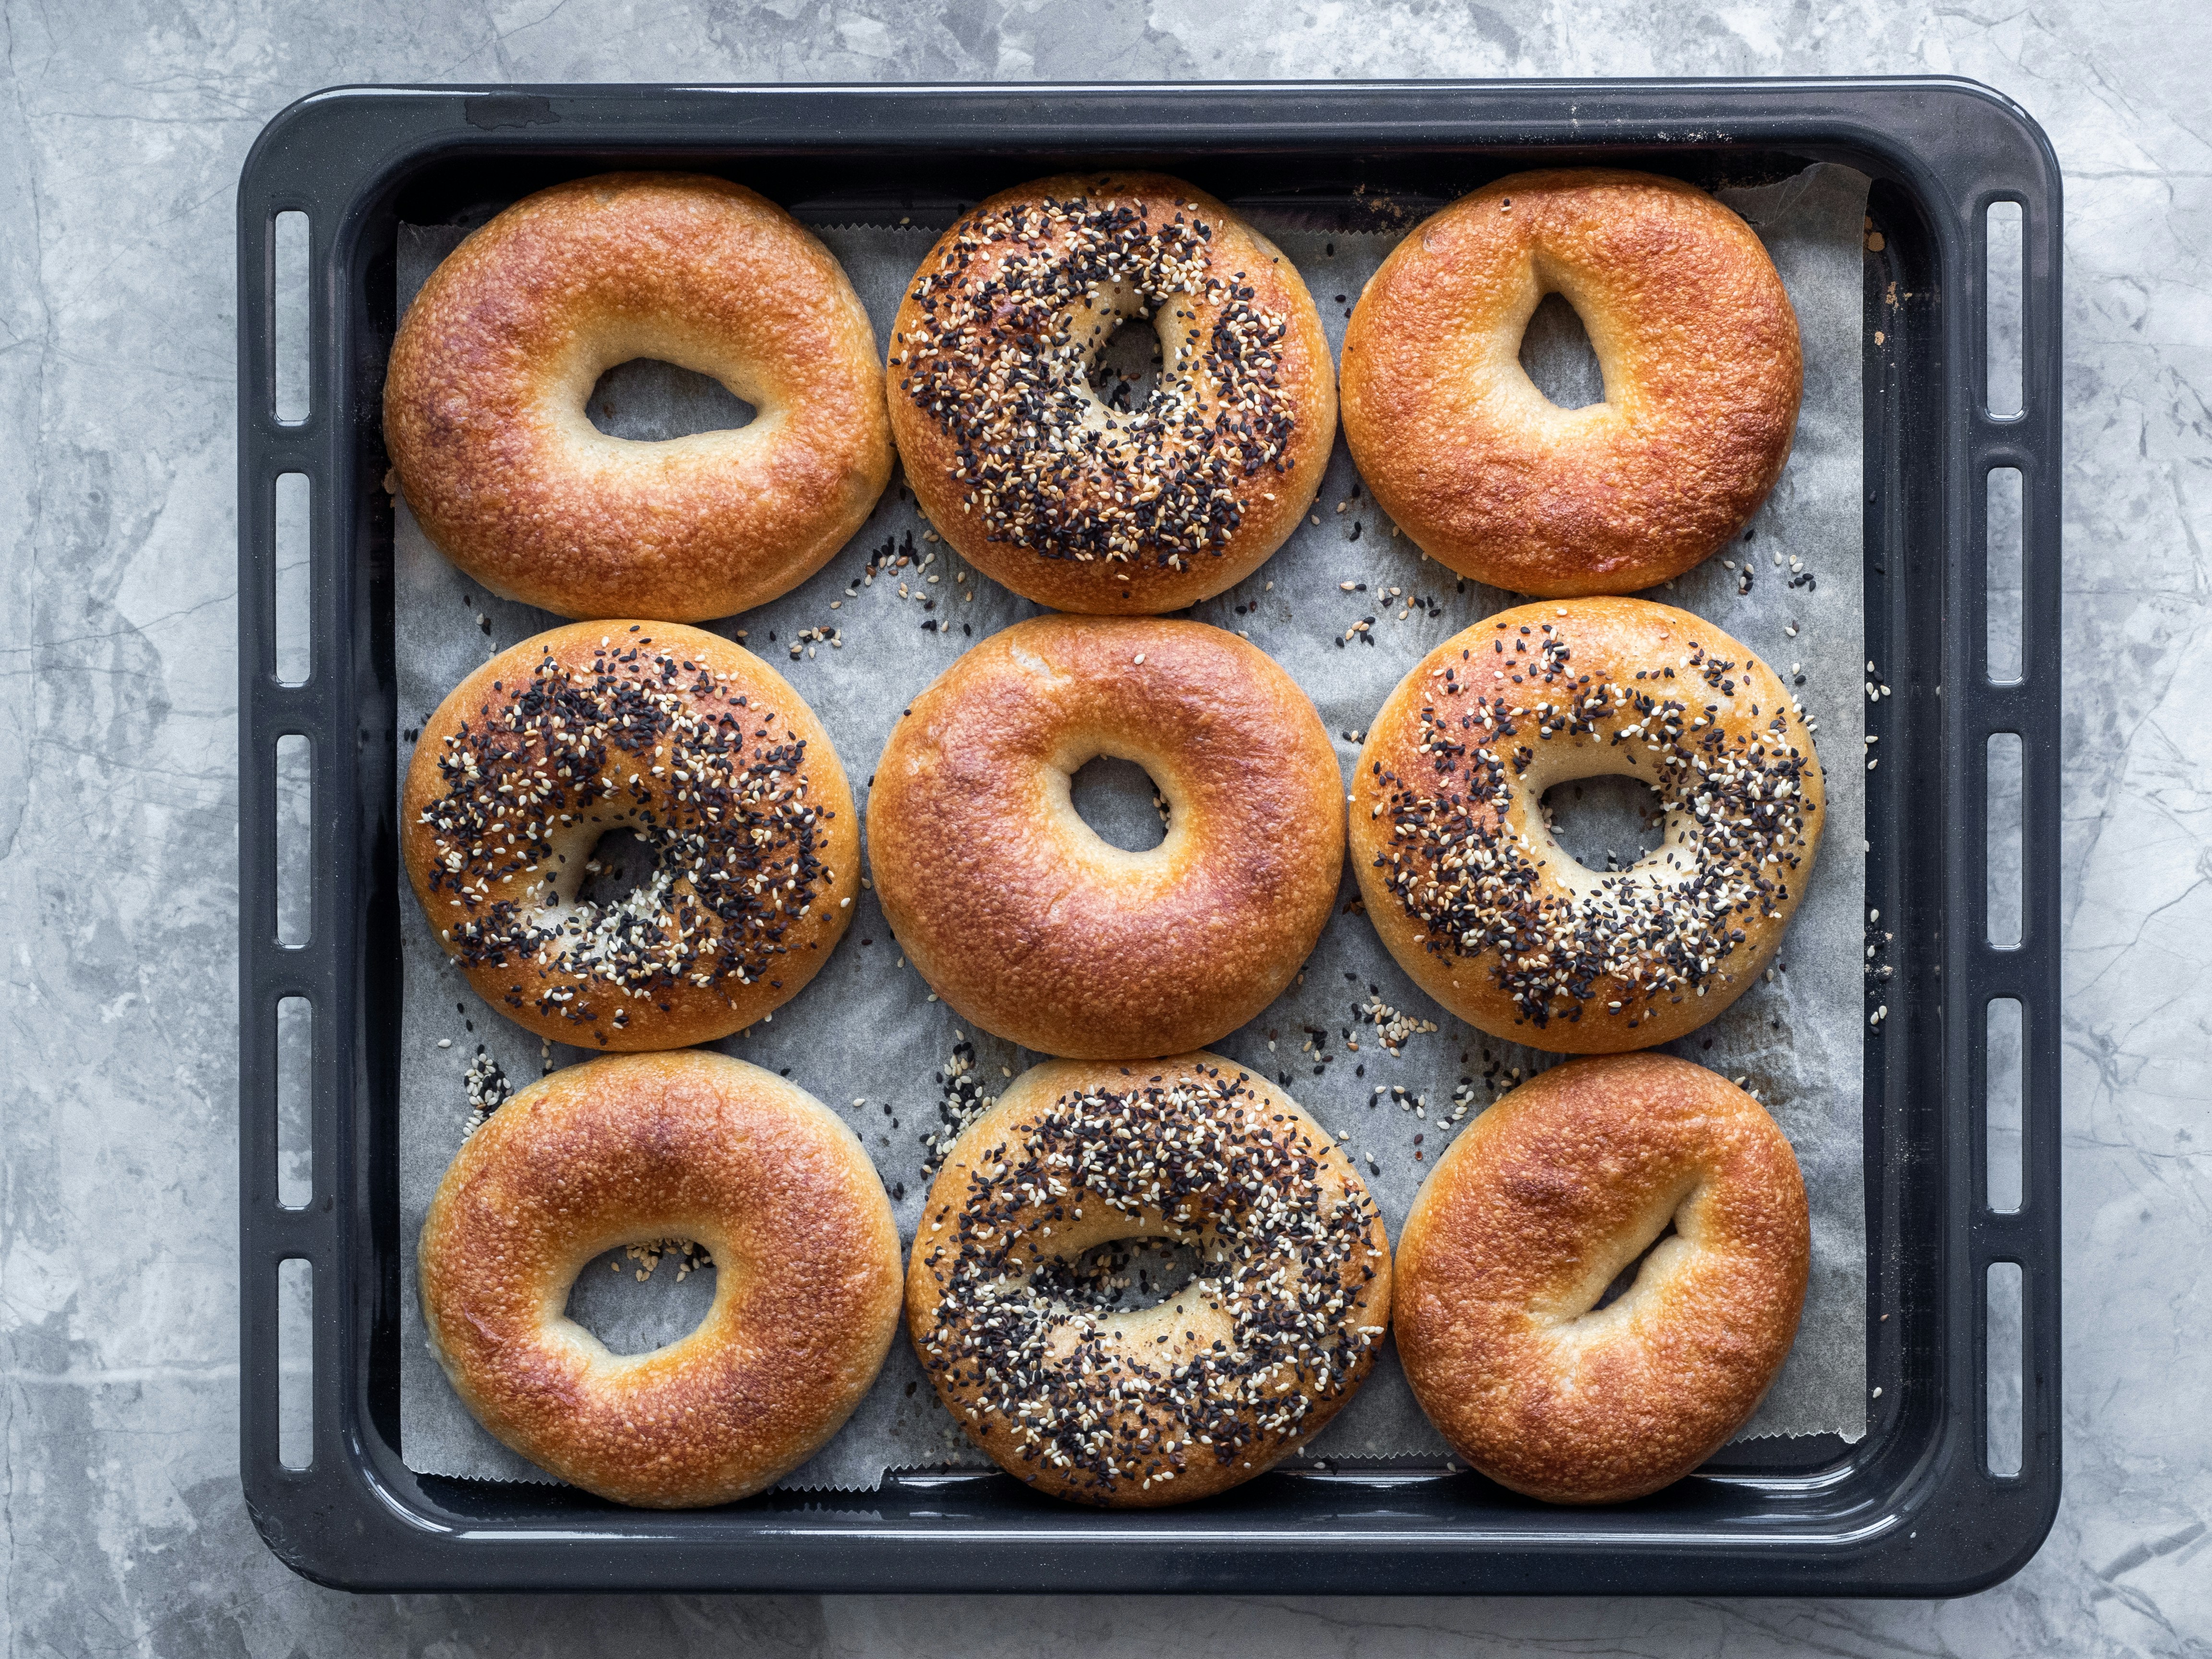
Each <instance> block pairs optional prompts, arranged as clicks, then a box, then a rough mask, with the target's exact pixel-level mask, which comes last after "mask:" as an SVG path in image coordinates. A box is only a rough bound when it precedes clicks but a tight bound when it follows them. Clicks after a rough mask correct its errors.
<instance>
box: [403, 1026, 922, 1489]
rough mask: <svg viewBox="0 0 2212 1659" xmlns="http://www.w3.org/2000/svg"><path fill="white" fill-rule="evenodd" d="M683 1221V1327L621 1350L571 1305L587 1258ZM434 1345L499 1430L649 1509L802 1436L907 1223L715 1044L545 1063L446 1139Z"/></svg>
mask: <svg viewBox="0 0 2212 1659" xmlns="http://www.w3.org/2000/svg"><path fill="white" fill-rule="evenodd" d="M666 1237H679V1238H690V1239H696V1240H697V1241H699V1242H700V1243H703V1244H704V1245H706V1247H707V1249H708V1252H709V1253H710V1254H711V1255H712V1256H713V1257H714V1261H715V1262H716V1263H717V1264H718V1268H719V1271H718V1274H717V1278H716V1280H715V1285H714V1305H713V1307H712V1308H711V1309H710V1310H708V1314H707V1316H706V1318H705V1319H704V1320H703V1321H702V1322H701V1323H700V1325H699V1327H698V1328H697V1329H696V1330H695V1331H693V1332H692V1333H691V1334H690V1335H688V1336H686V1337H684V1338H682V1339H680V1340H678V1341H675V1342H672V1343H671V1344H669V1345H668V1346H666V1347H664V1348H659V1349H656V1350H655V1351H653V1352H651V1353H646V1354H638V1355H634V1356H618V1355H615V1354H611V1353H609V1352H607V1350H606V1349H605V1346H603V1345H602V1344H601V1343H600V1342H599V1340H598V1339H597V1338H596V1337H594V1336H592V1334H591V1333H590V1332H588V1331H586V1330H585V1329H584V1328H582V1327H581V1326H579V1325H577V1324H575V1323H574V1322H572V1321H570V1320H569V1319H568V1317H567V1316H565V1315H564V1314H563V1313H562V1307H563V1305H564V1304H565V1303H566V1301H567V1298H568V1287H569V1286H570V1285H573V1284H574V1282H575V1278H576V1274H577V1272H578V1270H579V1269H580V1268H581V1267H583V1266H584V1265H585V1264H586V1262H588V1261H591V1260H592V1258H593V1257H594V1256H596V1255H599V1254H600V1253H601V1252H603V1251H605V1250H609V1249H615V1248H617V1247H618V1246H621V1245H623V1244H626V1243H645V1242H650V1241H652V1240H655V1239H659V1238H666ZM418 1261H419V1265H420V1270H421V1276H422V1312H423V1319H424V1322H425V1323H426V1324H427V1325H428V1328H429V1334H430V1338H431V1346H432V1349H433V1351H434V1352H435V1353H436V1354H437V1356H438V1359H439V1362H440V1363H441V1364H442V1365H443V1366H444V1367H445V1370H446V1375H447V1376H448V1377H449V1378H451V1379H452V1382H453V1388H454V1390H455V1392H457V1393H458V1394H459V1395H460V1396H461V1399H462V1401H464V1402H465V1404H466V1405H467V1407H468V1408H469V1409H470V1410H471V1412H473V1413H475V1414H476V1417H477V1420H478V1421H479V1422H481V1423H482V1424H483V1425H484V1427H485V1428H487V1429H489V1430H490V1431H491V1432H492V1433H493V1434H495V1435H496V1436H497V1437H499V1438H500V1439H501V1441H503V1442H505V1443H507V1445H509V1446H511V1447H513V1449H515V1450H517V1451H519V1452H520V1453H521V1454H522V1455H524V1456H526V1457H527V1458H529V1459H530V1460H531V1461H532V1462H535V1463H538V1464H539V1465H541V1466H542V1467H544V1468H546V1469H548V1470H550V1472H551V1473H553V1474H557V1475H559V1476H560V1477H561V1478H562V1480H567V1481H570V1482H572V1483H574V1485H576V1486H582V1487H584V1488H585V1489H586V1491H589V1492H597V1493H598V1494H599V1496H601V1497H602V1498H612V1499H613V1500H614V1501H616V1502H617V1503H621V1504H640V1505H643V1506H646V1507H648V1508H654V1509H684V1508H695V1507H697V1506H700V1505H703V1504H725V1503H728V1502H731V1501H732V1500H733V1499H736V1498H743V1497H745V1496H746V1495H748V1494H749V1493H751V1492H758V1491H760V1490H761V1489H762V1488H763V1487H764V1486H770V1485H773V1484H774V1483H775V1481H776V1480H780V1479H781V1478H782V1477H783V1476H784V1475H785V1474H788V1473H790V1471H791V1470H793V1469H794V1468H797V1467H798V1466H799V1464H801V1463H803V1462H805V1461H806V1459H807V1458H809V1457H811V1456H812V1455H813V1454H814V1453H815V1452H816V1451H817V1450H818V1449H820V1448H821V1446H822V1445H823V1443H825V1442H826V1441H828V1439H829V1437H830V1436H831V1435H833V1434H835V1433H836V1431H837V1429H838V1427H839V1426H840V1425H842V1423H843V1422H844V1420H845V1419H846V1418H847V1417H848V1416H849V1415H850V1414H851V1413H852V1410H853V1407H854V1406H855V1405H857V1404H859V1402H860V1396H861V1395H864V1394H866V1392H867V1390H868V1386H869V1384H870V1383H872V1382H874V1380H875V1377H876V1373H877V1372H878V1370H880V1369H881V1368H882V1366H883V1363H884V1355H885V1354H886V1353H888V1352H890V1342H891V1338H892V1336H893V1334H895V1333H896V1331H897V1328H898V1309H899V1279H900V1269H899V1244H898V1230H897V1227H896V1225H895V1224H894V1222H893V1221H892V1218H891V1207H890V1200H889V1199H888V1198H886V1197H885V1196H884V1188H883V1182H882V1181H881V1180H880V1179H879V1178H878V1176H877V1174H876V1171H875V1167H874V1165H873V1164H871V1163H870V1162H869V1161H868V1155H867V1153H866V1151H865V1150H863V1149H862V1147H861V1146H860V1142H859V1141H858V1140H857V1139H854V1135H853V1133H852V1131H851V1130H849V1129H848V1128H847V1127H845V1126H844V1125H843V1124H842V1123H841V1122H840V1121H838V1120H837V1119H836V1116H835V1115H832V1114H831V1113H830V1111H829V1109H828V1108H826V1107H824V1106H823V1104H822V1103H820V1102H818V1101H817V1100H816V1099H814V1098H813V1097H812V1096H811V1095H809V1094H807V1093H806V1092H805V1091H804V1090H802V1089H799V1088H797V1087H795V1086H794V1085H791V1084H788V1083H786V1082H784V1081H783V1080H782V1079H780V1078H777V1077H775V1076H773V1075H771V1074H770V1073H767V1072H764V1071H763V1070H761V1069H760V1068H759V1067H758V1066H748V1065H746V1064H745V1063H744V1061H742V1060H731V1059H728V1058H726V1057H725V1056H723V1055H720V1054H697V1053H679V1054H635V1055H626V1056H623V1057H620V1058H607V1059H600V1060H589V1061H586V1063H585V1064H583V1065H580V1066H569V1067H568V1068H567V1069H566V1070H563V1071H560V1072H556V1073H553V1075H552V1076H550V1077H549V1078H546V1079H544V1080H543V1081H541V1082H539V1083H537V1084H534V1085H532V1086H531V1087H529V1088H527V1089H525V1090H524V1091H522V1092H521V1093H520V1094H518V1095H516V1096H515V1097H514V1098H513V1099H512V1100H510V1101H508V1102H507V1104H505V1105H504V1106H502V1107H501V1108H500V1109H498V1110H497V1111H496V1112H495V1113H493V1114H492V1115H491V1116H490V1117H489V1119H488V1120H486V1121H485V1122H484V1124H483V1127H481V1128H479V1129H478V1130H477V1132H476V1133H475V1134H473V1135H472V1136H471V1137H470V1138H469V1139H468V1140H467V1141H465V1143H464V1144H463V1145H462V1147H461V1150H460V1151H459V1152H458V1153H457V1154H455V1156H454V1158H453V1164H452V1166H451V1167H450V1168H449V1169H447V1171H446V1176H445V1179H444V1181H442V1182H441V1183H440V1184H439V1188H438V1193H437V1196H436V1197H435V1199H434V1200H432V1202H431V1205H430V1212H429V1215H428V1218H427V1219H426V1220H425V1221H424V1222H423V1224H422V1247H421V1250H420V1253H419V1255H418Z"/></svg>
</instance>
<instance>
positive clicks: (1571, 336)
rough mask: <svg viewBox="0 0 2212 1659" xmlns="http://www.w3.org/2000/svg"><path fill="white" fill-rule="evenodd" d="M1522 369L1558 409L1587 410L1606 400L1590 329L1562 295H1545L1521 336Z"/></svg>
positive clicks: (1603, 375)
mask: <svg viewBox="0 0 2212 1659" xmlns="http://www.w3.org/2000/svg"><path fill="white" fill-rule="evenodd" d="M1521 368H1522V371H1523V372H1524V373H1525V374H1527V375H1528V378H1529V379H1530V380H1533V381H1534V382H1535V384H1536V390H1537V391H1539V392H1542V393H1543V394H1544V395H1545V396H1546V397H1547V398H1550V399H1551V400H1552V402H1553V403H1554V404H1558V405H1559V407H1560V408H1561V409H1587V408H1589V405H1590V404H1601V403H1603V402H1604V401H1605V371H1604V369H1602V368H1600V367H1599V366H1598V361H1597V352H1596V351H1595V349H1593V348H1592V347H1591V345H1590V337H1589V330H1588V329H1586V328H1584V327H1583V319H1581V318H1580V317H1579V316H1577V314H1576V313H1575V308H1574V307H1572V306H1571V305H1570V304H1568V303H1567V297H1566V295H1564V294H1547V295H1545V296H1544V298H1543V301H1542V302H1541V304H1539V305H1538V306H1537V307H1536V310H1535V313H1534V315H1532V316H1531V317H1530V318H1529V319H1528V329H1527V331H1525V332H1524V333H1523V334H1522V336H1521Z"/></svg>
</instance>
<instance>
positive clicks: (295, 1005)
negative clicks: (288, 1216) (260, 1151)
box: [276, 997, 315, 1210]
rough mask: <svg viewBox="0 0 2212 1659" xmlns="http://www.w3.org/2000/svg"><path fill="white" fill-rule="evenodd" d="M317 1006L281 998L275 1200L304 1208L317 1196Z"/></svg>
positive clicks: (301, 999)
mask: <svg viewBox="0 0 2212 1659" xmlns="http://www.w3.org/2000/svg"><path fill="white" fill-rule="evenodd" d="M314 1062H315V1005H314V1004H313V1003H312V1002H310V1001H308V1000H307V998H305V997H279V998H278V999H277V1000H276V1201H277V1202H278V1203H279V1204H281V1205H283V1206H284V1207H285V1208H286V1209H288V1210H300V1209H305V1208H306V1207H307V1205H308V1204H309V1203H310V1202H312V1201H313V1199H314V1196H315V1128H314V1081H313V1078H314Z"/></svg>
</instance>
